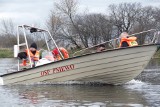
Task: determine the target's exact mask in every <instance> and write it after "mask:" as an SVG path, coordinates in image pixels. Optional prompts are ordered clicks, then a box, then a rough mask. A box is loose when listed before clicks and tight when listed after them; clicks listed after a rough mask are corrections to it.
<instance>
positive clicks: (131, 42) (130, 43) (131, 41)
mask: <svg viewBox="0 0 160 107" xmlns="http://www.w3.org/2000/svg"><path fill="white" fill-rule="evenodd" d="M136 39H137V37H129V38H124V37H123V38H121V41H120V46H119V47H122V43H123V42H126V43H127V44H128V46H137V45H138V43H137V42H136Z"/></svg>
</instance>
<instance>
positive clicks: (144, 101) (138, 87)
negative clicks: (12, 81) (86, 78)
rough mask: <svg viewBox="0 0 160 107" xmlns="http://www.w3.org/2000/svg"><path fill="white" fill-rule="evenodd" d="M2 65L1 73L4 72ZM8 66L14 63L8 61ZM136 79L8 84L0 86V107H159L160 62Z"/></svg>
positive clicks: (151, 65) (152, 63)
mask: <svg viewBox="0 0 160 107" xmlns="http://www.w3.org/2000/svg"><path fill="white" fill-rule="evenodd" d="M2 60H3V59H1V60H0V65H3V66H2V67H1V68H0V69H1V73H2V72H5V69H6V68H5V67H7V65H5V64H4V63H3V64H2V63H1V62H2ZM5 61H6V62H7V61H8V62H7V63H8V64H11V63H12V62H14V60H12V59H7V60H6V59H5ZM152 61H153V62H150V64H149V66H148V67H147V68H146V69H145V70H144V71H143V72H142V73H141V74H140V75H139V76H138V77H137V78H136V80H132V81H130V82H128V83H126V84H124V85H122V86H111V85H102V84H99V85H96V84H92V85H82V84H81V85H58V84H57V85H51V84H48V85H47V84H35V85H8V86H0V92H1V93H0V96H1V97H0V106H1V107H79V106H81V107H86V106H87V107H106V106H107V107H117V106H118V107H144V106H146V107H147V106H148V107H159V106H160V102H159V98H160V90H159V89H160V83H159V81H160V80H159V78H158V77H160V71H159V67H160V66H159V65H160V64H159V61H158V60H152Z"/></svg>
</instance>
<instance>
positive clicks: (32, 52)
mask: <svg viewBox="0 0 160 107" xmlns="http://www.w3.org/2000/svg"><path fill="white" fill-rule="evenodd" d="M29 56H30V57H31V61H32V62H31V63H34V64H33V66H34V65H35V62H36V61H38V60H39V51H38V50H37V44H36V43H32V44H31V45H30V47H29V49H28V50H27V49H26V50H25V52H20V53H18V58H20V59H22V65H23V66H26V65H27V60H29V59H28V57H29Z"/></svg>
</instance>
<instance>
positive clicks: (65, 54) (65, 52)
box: [52, 47, 69, 61]
mask: <svg viewBox="0 0 160 107" xmlns="http://www.w3.org/2000/svg"><path fill="white" fill-rule="evenodd" d="M59 51H60V52H61V53H62V55H63V57H64V59H67V58H69V53H68V51H67V50H66V49H65V48H63V47H60V48H59ZM59 51H58V49H57V48H55V49H53V50H52V54H53V56H54V59H55V61H58V60H62V58H61V55H60V53H59Z"/></svg>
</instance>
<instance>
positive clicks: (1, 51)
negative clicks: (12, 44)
mask: <svg viewBox="0 0 160 107" xmlns="http://www.w3.org/2000/svg"><path fill="white" fill-rule="evenodd" d="M0 58H13V50H12V49H8V48H0Z"/></svg>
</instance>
